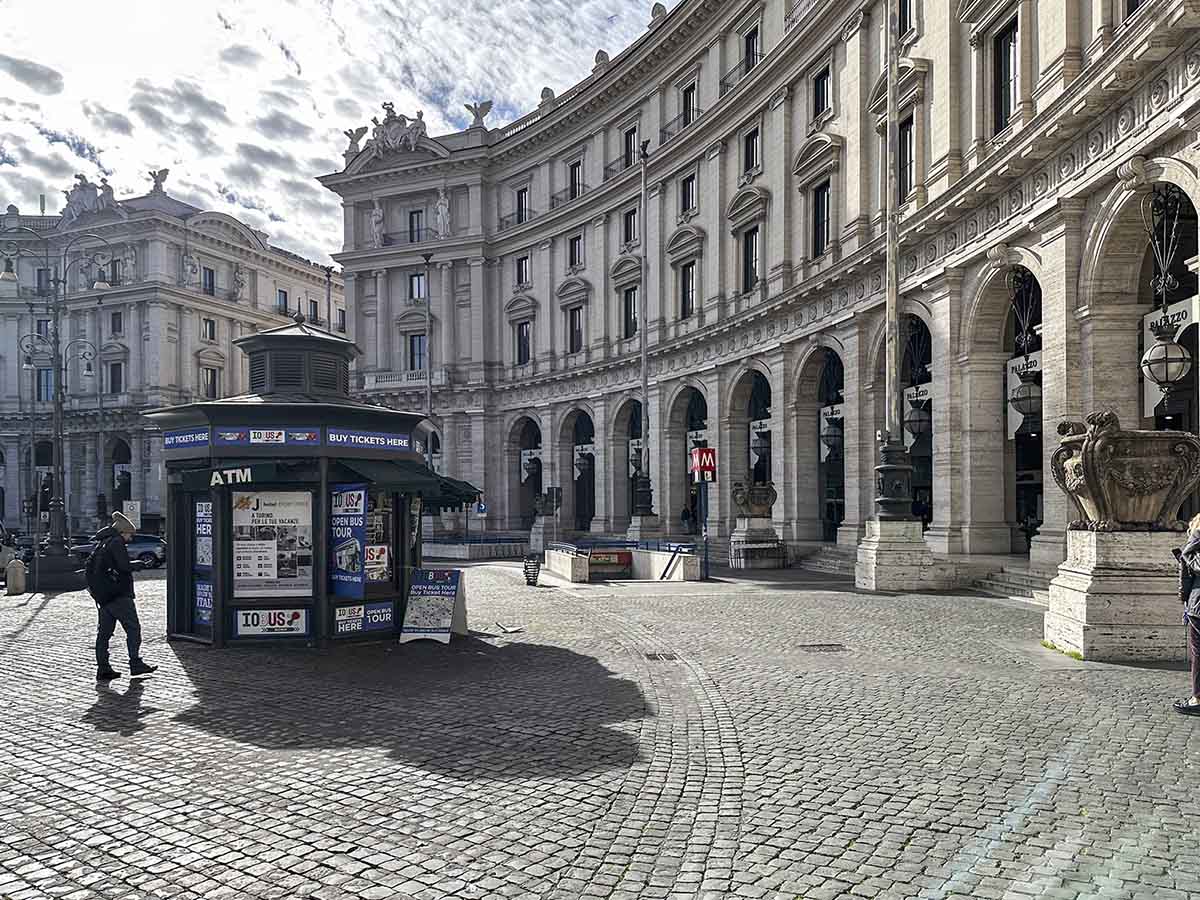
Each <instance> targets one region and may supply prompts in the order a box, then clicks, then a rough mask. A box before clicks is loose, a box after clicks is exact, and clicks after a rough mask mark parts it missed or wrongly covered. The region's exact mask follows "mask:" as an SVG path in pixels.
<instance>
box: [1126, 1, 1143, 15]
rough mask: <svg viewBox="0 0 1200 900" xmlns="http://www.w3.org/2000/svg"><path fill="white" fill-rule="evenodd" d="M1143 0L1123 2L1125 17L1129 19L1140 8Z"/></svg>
mask: <svg viewBox="0 0 1200 900" xmlns="http://www.w3.org/2000/svg"><path fill="white" fill-rule="evenodd" d="M1142 3H1143V0H1125V17H1126V18H1129V17H1130V16H1132V15H1133V14H1134V13H1135V12H1137V11H1138V10H1139V9H1141V8H1142Z"/></svg>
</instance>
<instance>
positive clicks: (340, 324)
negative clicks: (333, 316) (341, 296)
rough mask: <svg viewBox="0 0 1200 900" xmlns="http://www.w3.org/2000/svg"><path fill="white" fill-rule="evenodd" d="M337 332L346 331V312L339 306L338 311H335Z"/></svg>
mask: <svg viewBox="0 0 1200 900" xmlns="http://www.w3.org/2000/svg"><path fill="white" fill-rule="evenodd" d="M337 330H338V331H345V330H346V310H345V309H343V308H342V307H340V306H339V307H338V310H337Z"/></svg>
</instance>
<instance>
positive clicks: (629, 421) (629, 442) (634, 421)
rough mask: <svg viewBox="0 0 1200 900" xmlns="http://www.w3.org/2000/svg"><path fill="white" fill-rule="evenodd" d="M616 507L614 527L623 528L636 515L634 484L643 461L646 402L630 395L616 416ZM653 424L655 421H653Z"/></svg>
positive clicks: (613, 442)
mask: <svg viewBox="0 0 1200 900" xmlns="http://www.w3.org/2000/svg"><path fill="white" fill-rule="evenodd" d="M612 423H613V424H612V431H611V455H610V458H611V459H612V492H613V493H612V501H613V502H612V510H613V530H614V531H617V532H623V531H625V530H627V529H628V528H629V523H630V521H631V519H632V518H633V509H634V488H635V487H636V480H637V471H638V466H640V465H641V458H642V454H641V446H642V443H641V442H642V403H641V401H640V400H635V399H633V398H626V399H625V400H624V401H623V402H622V403H621V405H620V406H618V407H617V412H616V415H614V416H613V419H612ZM651 427H652V428H653V425H651Z"/></svg>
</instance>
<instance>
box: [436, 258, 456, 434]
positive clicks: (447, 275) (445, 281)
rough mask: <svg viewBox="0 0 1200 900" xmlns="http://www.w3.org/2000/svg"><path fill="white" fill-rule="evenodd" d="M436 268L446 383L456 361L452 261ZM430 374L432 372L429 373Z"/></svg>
mask: <svg viewBox="0 0 1200 900" xmlns="http://www.w3.org/2000/svg"><path fill="white" fill-rule="evenodd" d="M438 270H439V271H440V272H441V276H442V279H441V280H442V283H441V285H440V286H439V288H438V293H439V294H440V295H441V296H440V297H439V298H438V299H439V300H440V306H439V309H440V312H441V315H440V320H441V321H440V322H438V323H437V325H436V326H435V327H437V326H440V327H441V332H442V334H441V338H442V341H441V348H442V352H441V360H440V364H441V368H442V369H443V370H444V371H445V372H446V383H447V385H448V384H449V382H450V369H451V367H453V366H454V365H455V364H456V363H457V362H458V323H457V322H456V321H455V320H456V318H457V314H456V312H455V309H454V263H452V262H441V263H438ZM430 374H431V375H432V373H430ZM442 444H443V446H442V453H443V454H445V453H446V447H445V435H443V436H442Z"/></svg>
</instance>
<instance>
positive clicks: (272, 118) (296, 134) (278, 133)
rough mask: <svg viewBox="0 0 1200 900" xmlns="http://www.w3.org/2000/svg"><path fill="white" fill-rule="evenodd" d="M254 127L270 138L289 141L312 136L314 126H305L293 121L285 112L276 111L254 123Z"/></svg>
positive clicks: (296, 120) (295, 120)
mask: <svg viewBox="0 0 1200 900" xmlns="http://www.w3.org/2000/svg"><path fill="white" fill-rule="evenodd" d="M254 127H255V128H257V129H258V130H259V132H261V133H262V134H264V135H266V136H267V137H269V138H276V139H278V138H285V139H289V140H295V139H301V138H307V137H308V136H309V135H311V134H312V131H313V130H312V126H310V125H305V124H304V123H303V122H301V121H299V120H298V119H293V118H292V117H291V116H289V115H288V114H287V113H285V112H280V111H279V110H276V111H275V112H273V113H271V114H270V115H269V116H264V117H262V118H261V119H256V120H255V121H254Z"/></svg>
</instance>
